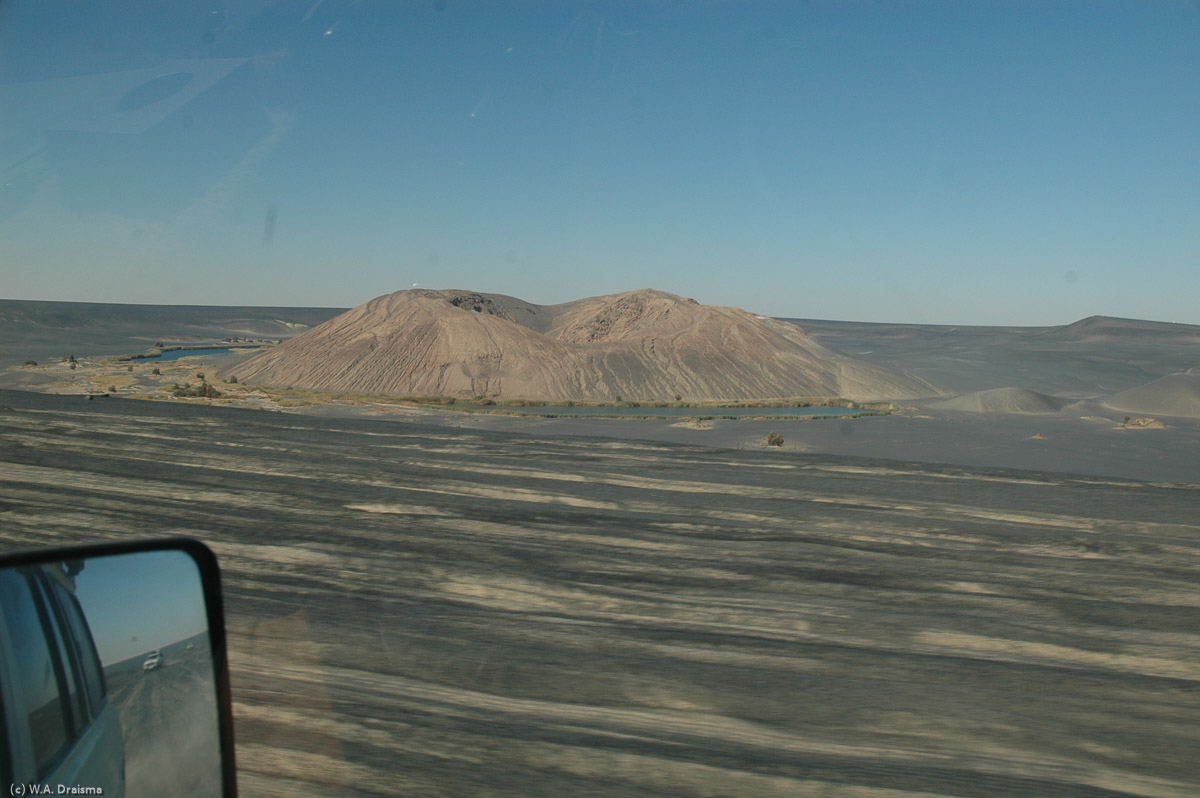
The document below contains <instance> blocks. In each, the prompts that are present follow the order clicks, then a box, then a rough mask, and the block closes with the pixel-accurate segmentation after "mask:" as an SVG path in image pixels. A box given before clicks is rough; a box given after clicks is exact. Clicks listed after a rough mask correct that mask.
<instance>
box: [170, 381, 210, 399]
mask: <svg viewBox="0 0 1200 798" xmlns="http://www.w3.org/2000/svg"><path fill="white" fill-rule="evenodd" d="M171 395H172V396H177V397H186V396H198V397H202V398H204V399H216V398H217V397H219V396H220V395H221V392H220V391H218V390H217V389H216V388H214V387H213V386H212V385H210V384H209V383H208V382H206V381H205V380H201V381H200V384H199V385H196V386H192V385H180V384H179V383H175V388H174V390H172V391H171Z"/></svg>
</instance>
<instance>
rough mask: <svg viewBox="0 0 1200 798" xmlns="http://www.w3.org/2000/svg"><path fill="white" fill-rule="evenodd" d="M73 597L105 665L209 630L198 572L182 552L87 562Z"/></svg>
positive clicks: (76, 583)
mask: <svg viewBox="0 0 1200 798" xmlns="http://www.w3.org/2000/svg"><path fill="white" fill-rule="evenodd" d="M75 597H76V598H78V599H79V605H80V606H81V607H82V608H83V612H84V615H86V616H87V620H88V626H89V627H91V630H92V638H93V639H94V640H95V641H96V648H97V649H98V650H99V652H100V661H101V663H103V664H104V665H105V666H108V665H111V664H113V663H114V662H121V661H122V660H126V659H129V658H130V657H135V656H140V655H142V654H145V653H146V652H147V651H150V650H152V649H156V648H165V647H166V646H169V645H171V644H172V643H177V642H179V641H180V640H184V639H186V638H189V637H193V636H195V635H197V634H199V633H201V632H205V631H208V618H207V616H206V614H205V612H206V610H205V604H204V587H203V585H202V583H201V581H200V570H199V568H197V567H196V562H195V561H194V560H193V559H192V558H191V557H190V556H189V555H188V554H185V553H184V552H182V551H151V552H139V553H137V554H119V555H115V556H109V557H93V558H92V559H90V560H86V561H85V565H84V568H83V570H82V571H81V572H80V573H79V574H78V576H76V577H75Z"/></svg>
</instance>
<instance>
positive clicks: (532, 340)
mask: <svg viewBox="0 0 1200 798" xmlns="http://www.w3.org/2000/svg"><path fill="white" fill-rule="evenodd" d="M229 375H230V376H236V377H237V378H238V380H239V381H241V382H247V383H252V384H261V385H273V386H294V387H297V388H311V389H318V390H331V391H348V392H356V393H378V394H390V395H447V396H487V397H493V398H536V399H557V400H562V399H577V400H583V399H599V400H611V399H613V398H615V397H617V396H621V397H624V398H625V399H638V400H670V399H673V398H674V397H675V396H681V397H683V398H684V399H686V400H691V401H698V400H716V399H764V398H780V397H797V396H842V397H846V398H850V399H857V400H863V399H904V398H912V397H918V396H931V395H936V394H938V393H939V391H938V390H937V389H936V388H934V387H933V386H931V385H930V384H929V383H927V382H925V381H923V380H920V379H917V378H915V377H912V376H909V375H907V374H902V373H899V372H896V371H892V370H890V369H887V368H885V367H882V366H878V365H873V364H869V363H865V362H863V361H861V360H857V359H855V358H852V357H850V356H848V355H845V354H842V353H840V352H837V351H835V350H832V349H830V348H828V347H825V346H823V345H821V344H820V343H818V342H817V341H816V340H814V339H812V338H810V337H809V336H808V335H807V334H806V333H805V332H804V330H803V329H801V328H800V327H798V326H796V325H794V324H790V323H787V322H782V321H778V320H775V319H770V318H767V317H765V316H756V315H754V314H751V313H747V312H746V311H744V310H739V309H737V308H731V307H719V306H708V305H700V304H698V303H696V301H695V300H690V299H684V298H682V297H678V296H675V295H673V294H667V293H664V292H661V291H654V290H649V289H647V290H641V291H632V292H628V293H622V294H612V295H609V296H601V297H591V298H588V299H581V300H577V301H575V302H568V303H564V304H561V305H546V306H543V305H535V304H532V303H529V302H524V301H522V300H520V299H516V298H514V297H508V296H503V295H500V294H480V293H473V292H469V291H456V290H449V291H429V290H412V291H399V292H396V293H394V294H389V295H386V296H381V297H378V298H376V299H373V300H371V301H370V302H367V303H366V304H364V305H360V306H359V307H357V308H354V309H353V310H350V311H347V312H346V313H343V314H342V315H340V316H338V317H336V318H334V319H331V320H329V321H328V322H326V323H324V324H322V325H320V326H318V327H316V328H314V329H312V330H310V331H308V332H306V333H304V334H302V335H299V336H297V337H296V338H294V339H292V340H290V341H287V342H286V343H284V344H282V345H280V346H278V347H276V348H274V349H272V350H271V351H269V352H265V353H263V354H262V355H259V356H257V357H255V358H252V359H251V360H248V361H246V362H245V363H243V364H241V365H239V366H237V367H236V368H234V369H231V370H230V372H229Z"/></svg>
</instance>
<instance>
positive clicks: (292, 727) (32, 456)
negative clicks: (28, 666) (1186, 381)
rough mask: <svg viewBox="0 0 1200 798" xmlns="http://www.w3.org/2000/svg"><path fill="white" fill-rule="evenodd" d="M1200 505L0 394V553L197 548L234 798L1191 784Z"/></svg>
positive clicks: (787, 455) (1079, 479)
mask: <svg viewBox="0 0 1200 798" xmlns="http://www.w3.org/2000/svg"><path fill="white" fill-rule="evenodd" d="M1198 499H1200V488H1198V487H1197V486H1196V485H1187V484H1150V483H1140V482H1133V481H1125V480H1120V479H1111V478H1100V477H1087V476H1072V475H1069V474H1061V473H1059V474H1050V473H1042V472H1031V471H1008V470H1001V469H983V468H967V467H953V466H937V465H927V464H911V463H902V462H898V461H886V460H871V459H866V458H851V457H835V456H829V455H816V454H807V453H802V452H788V451H782V452H778V451H765V450H758V451H732V450H728V449H724V450H722V449H708V448H702V447H695V446H685V445H678V444H666V443H652V442H644V441H636V440H620V441H618V440H611V439H603V438H594V439H589V438H580V437H574V438H570V439H555V438H553V437H549V436H546V435H541V436H539V435H514V434H504V433H500V432H494V431H486V430H470V429H448V428H445V427H433V426H429V427H426V426H422V425H419V424H404V425H401V424H378V423H371V422H365V421H354V420H340V419H322V418H307V417H298V416H289V415H282V414H274V413H267V412H258V411H248V410H231V409H220V408H208V407H190V406H184V405H168V404H150V403H136V402H122V401H118V400H108V401H85V400H84V399H83V398H82V397H59V396H47V395H34V394H26V393H19V392H0V526H2V528H3V536H4V538H5V545H8V546H16V545H22V546H28V545H35V544H46V545H51V544H60V543H68V542H78V541H80V540H84V539H88V540H97V539H128V538H135V537H146V536H160V535H163V534H180V535H189V536H195V537H198V538H200V539H202V540H204V541H205V542H207V543H208V544H209V545H210V546H211V547H212V548H213V549H214V550H215V551H216V553H217V555H218V558H219V559H220V562H221V566H222V569H223V578H224V582H225V589H226V606H227V610H228V614H229V619H228V623H229V631H230V644H231V671H232V678H233V695H234V701H235V707H234V709H235V717H236V731H237V735H238V764H239V781H240V784H241V790H242V792H243V794H246V795H278V796H283V795H287V796H318V795H319V796H343V795H344V796H350V795H354V796H359V795H422V796H462V795H489V796H531V795H532V796H562V795H606V796H651V795H663V796H685V795H686V796H717V795H747V796H749V795H753V796H793V795H821V796H872V797H874V798H882V797H883V796H889V798H890V797H893V796H914V795H934V796H978V797H979V798H983V797H984V796H1031V795H1046V796H1050V795H1053V796H1132V795H1137V796H1178V797H1179V798H1183V797H1184V796H1194V795H1195V794H1197V791H1198V790H1200V765H1198V764H1197V761H1196V757H1195V752H1196V751H1197V750H1200V722H1198V721H1200V689H1198V687H1200V634H1197V629H1200V559H1198V557H1197V554H1198V553H1200V520H1198V519H1197V515H1196V508H1197V503H1198ZM172 665H173V663H168V667H167V668H165V669H164V670H163V671H162V674H148V675H147V676H146V677H144V680H143V682H142V683H143V684H144V685H145V687H144V688H143V689H144V690H145V689H150V687H151V686H152V683H151V682H150V681H146V680H150V679H157V678H159V677H160V676H162V677H163V678H165V677H166V676H167V675H169V674H170V673H171V666H172ZM137 676H138V678H142V677H141V674H137ZM168 726H170V724H168Z"/></svg>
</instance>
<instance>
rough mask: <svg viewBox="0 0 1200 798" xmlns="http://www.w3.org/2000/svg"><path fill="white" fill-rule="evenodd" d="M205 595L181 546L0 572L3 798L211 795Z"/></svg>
mask: <svg viewBox="0 0 1200 798" xmlns="http://www.w3.org/2000/svg"><path fill="white" fill-rule="evenodd" d="M205 607H206V605H205V596H204V588H203V584H202V581H201V578H200V572H199V569H198V567H197V565H196V563H195V561H194V560H193V559H192V558H191V556H189V555H188V554H187V553H185V552H183V551H149V552H138V553H130V554H118V555H111V556H105V557H92V558H88V559H85V560H79V559H76V560H66V561H62V560H59V561H52V562H44V563H40V564H36V565H25V566H20V567H12V568H4V569H0V704H2V706H3V710H4V718H3V720H4V723H3V724H2V725H3V728H2V729H0V734H2V735H3V738H2V740H0V742H2V743H3V751H4V756H3V757H0V760H2V761H0V768H3V773H2V774H0V775H2V776H3V778H4V781H5V782H6V783H8V784H10V785H12V788H13V789H12V790H11V791H10V794H24V795H105V796H130V798H138V797H139V796H151V795H181V796H217V795H220V794H221V754H220V738H219V731H218V728H219V727H218V708H217V690H216V679H215V673H214V666H213V656H212V649H211V646H210V644H209V629H208V622H207V614H206V608H205Z"/></svg>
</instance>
